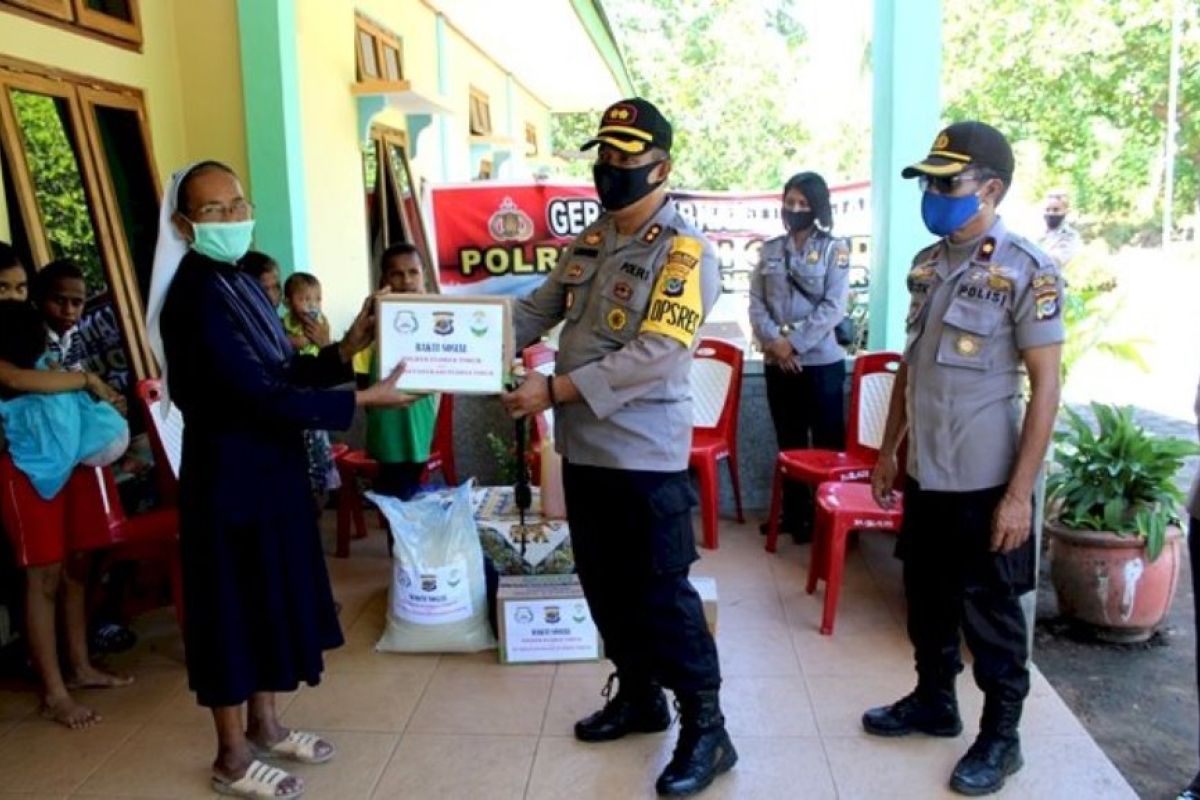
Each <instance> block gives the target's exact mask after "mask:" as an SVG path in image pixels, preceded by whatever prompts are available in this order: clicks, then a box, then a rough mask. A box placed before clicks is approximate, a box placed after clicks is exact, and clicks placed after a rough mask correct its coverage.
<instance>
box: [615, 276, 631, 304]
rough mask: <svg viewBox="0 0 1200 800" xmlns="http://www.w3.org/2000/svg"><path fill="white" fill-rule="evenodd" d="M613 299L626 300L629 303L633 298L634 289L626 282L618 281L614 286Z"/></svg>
mask: <svg viewBox="0 0 1200 800" xmlns="http://www.w3.org/2000/svg"><path fill="white" fill-rule="evenodd" d="M613 297H615V298H617V299H618V300H625V301H627V302H628V301H629V299H630V298H632V297H633V287H632V286H630V285H629V284H628V283H625V282H624V281H618V282H617V284H616V285H615V286H613Z"/></svg>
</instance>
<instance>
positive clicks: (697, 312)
mask: <svg viewBox="0 0 1200 800" xmlns="http://www.w3.org/2000/svg"><path fill="white" fill-rule="evenodd" d="M703 256H704V245H703V244H702V243H701V242H700V240H699V239H693V238H692V237H690V236H676V237H675V238H674V239H672V240H671V249H670V250H669V251H667V263H665V264H663V268H662V270H660V271H659V273H658V280H657V281H656V282H655V284H654V291H653V292H652V293H651V294H650V307H649V309H647V311H646V318H645V319H644V320H642V327H641V331H640V332H641V333H660V334H662V335H663V336H669V337H671V338H672V339H674V340H675V341H677V342H679V343H680V344H682V345H683V346H684V347H691V346H692V340H694V339H695V338H696V332H697V331H699V330H700V323H701V321H702V320H703V319H704V301H703V297H702V296H701V293H700V270H699V267H700V260H701V259H702V258H703Z"/></svg>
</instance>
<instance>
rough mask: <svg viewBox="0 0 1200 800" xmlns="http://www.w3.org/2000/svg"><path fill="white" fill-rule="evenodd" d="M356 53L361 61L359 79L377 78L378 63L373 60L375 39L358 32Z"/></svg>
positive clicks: (363, 32)
mask: <svg viewBox="0 0 1200 800" xmlns="http://www.w3.org/2000/svg"><path fill="white" fill-rule="evenodd" d="M358 53H359V57H360V58H361V59H362V70H363V74H362V75H360V76H359V78H360V79H361V78H378V77H379V61H378V60H377V59H376V58H375V37H374V36H372V35H371V34H369V33H367V32H366V31H363V30H360V31H359V32H358Z"/></svg>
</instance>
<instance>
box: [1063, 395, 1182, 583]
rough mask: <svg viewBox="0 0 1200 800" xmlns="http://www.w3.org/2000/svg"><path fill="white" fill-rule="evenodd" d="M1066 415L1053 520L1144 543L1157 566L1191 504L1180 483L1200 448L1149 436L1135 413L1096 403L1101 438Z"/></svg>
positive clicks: (1082, 422) (1084, 423)
mask: <svg viewBox="0 0 1200 800" xmlns="http://www.w3.org/2000/svg"><path fill="white" fill-rule="evenodd" d="M1063 410H1064V411H1065V412H1066V415H1067V427H1066V429H1065V430H1062V431H1059V432H1058V433H1056V434H1055V435H1054V441H1055V451H1054V463H1055V465H1056V467H1057V468H1056V469H1055V470H1054V471H1053V472H1051V474H1050V476H1049V477H1048V478H1047V480H1046V486H1047V489H1048V500H1049V504H1050V509H1051V514H1052V516H1054V517H1056V518H1057V520H1058V522H1059V523H1060V524H1062V525H1064V526H1066V527H1068V528H1073V529H1075V530H1084V531H1111V532H1113V533H1116V534H1119V535H1122V536H1136V537H1139V538H1142V539H1144V540H1145V542H1146V555H1147V556H1148V557H1149V559H1150V560H1151V561H1153V560H1154V559H1156V558H1158V555H1159V553H1161V552H1162V549H1163V545H1164V544H1165V543H1166V537H1167V528H1168V526H1169V525H1171V524H1173V523H1177V522H1178V521H1179V517H1178V513H1177V509H1178V507H1179V504H1180V503H1182V502H1183V499H1184V498H1183V492H1182V491H1180V489H1179V487H1178V486H1176V485H1175V476H1176V474H1177V473H1178V472H1179V469H1180V467H1182V466H1183V462H1184V459H1186V458H1187V457H1189V456H1192V455H1196V454H1200V447H1197V446H1196V444H1194V443H1192V442H1188V441H1185V440H1183V439H1178V438H1175V437H1165V436H1154V435H1152V434H1150V433H1148V432H1147V431H1146V430H1145V429H1144V428H1142V427H1141V426H1140V425H1138V424H1137V423H1135V422H1134V421H1133V409H1132V408H1131V407H1129V406H1125V407H1120V406H1115V405H1112V406H1106V405H1101V404H1099V403H1092V413H1093V414H1095V416H1096V423H1097V429H1096V430H1093V429H1092V425H1091V424H1090V423H1089V422H1088V420H1086V419H1084V417H1083V416H1081V415H1080V414H1078V413H1077V412H1075V411H1073V410H1071V409H1069V408H1064V409H1063Z"/></svg>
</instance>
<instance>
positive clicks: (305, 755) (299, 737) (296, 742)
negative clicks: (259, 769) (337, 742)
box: [250, 731, 337, 764]
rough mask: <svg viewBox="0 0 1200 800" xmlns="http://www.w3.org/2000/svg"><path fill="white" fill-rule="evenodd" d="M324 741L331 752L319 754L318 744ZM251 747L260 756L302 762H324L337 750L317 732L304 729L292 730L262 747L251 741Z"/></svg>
mask: <svg viewBox="0 0 1200 800" xmlns="http://www.w3.org/2000/svg"><path fill="white" fill-rule="evenodd" d="M322 743H324V744H326V745H329V752H328V753H325V754H324V755H317V745H319V744H322ZM250 749H251V750H253V751H254V755H256V756H257V757H259V758H281V759H286V760H288V761H298V762H299V763H301V764H324V763H325V762H326V761H329V760H330V759H331V758H333V756H334V754H335V753H336V752H337V751H336V750H334V748H333V745H332V744H331V743H330V742H327V741H325V740H324V739H322V738H321V737H320V736H317V735H316V734H315V733H305V732H304V731H292V732H291V733H289V734H288V735H287V736H285V737H283V738H282V739H280V740H279V741H278V742H276V743H275V744H273V745H271V746H270V747H262V746H260V745H257V744H255V743H254V742H250Z"/></svg>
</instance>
